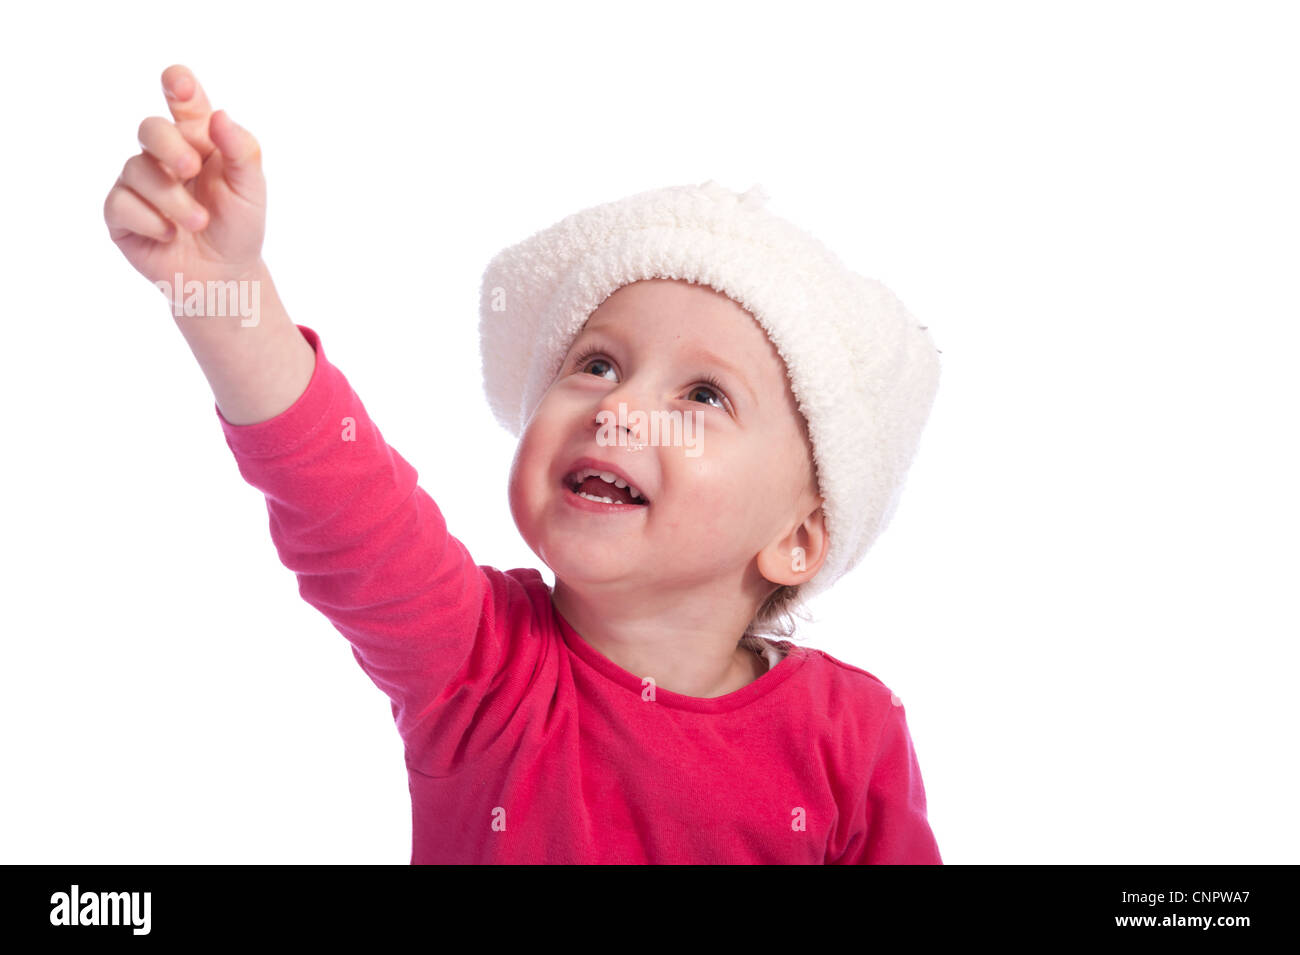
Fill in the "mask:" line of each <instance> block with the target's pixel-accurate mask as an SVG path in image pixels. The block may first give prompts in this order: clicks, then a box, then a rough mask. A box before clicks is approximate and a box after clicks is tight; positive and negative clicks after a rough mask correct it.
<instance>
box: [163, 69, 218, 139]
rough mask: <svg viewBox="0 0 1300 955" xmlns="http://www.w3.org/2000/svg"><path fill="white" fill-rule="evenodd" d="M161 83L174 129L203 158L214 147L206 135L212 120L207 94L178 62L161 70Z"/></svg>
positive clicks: (191, 74)
mask: <svg viewBox="0 0 1300 955" xmlns="http://www.w3.org/2000/svg"><path fill="white" fill-rule="evenodd" d="M162 86H163V93H164V94H165V95H166V96H167V106H168V108H169V109H170V110H171V112H172V118H173V119H175V120H176V128H177V129H179V130H180V131H181V135H183V136H184V137H185V140H186V141H187V142H188V143H189V144H190V145H191V146H193V147H194V148H195V149H197V150H198V151H199V155H200V156H202V157H203V158H204V159H207V158H208V155H209V154H210V153H211V152H212V150H213V149H215V148H216V147H215V146H214V145H213V142H212V139H211V137H209V136H208V122H209V120H211V119H212V105H211V104H210V103H209V102H208V95H207V94H206V93H204V92H203V87H202V86H200V85H199V81H198V79H196V78H195V76H194V74H193V73H191V72H190V71H189V69H188V68H186V67H184V66H182V65H181V64H179V63H177V64H176V65H174V66H169V67H167V69H165V70H163V74H162Z"/></svg>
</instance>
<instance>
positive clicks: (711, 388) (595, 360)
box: [573, 347, 730, 412]
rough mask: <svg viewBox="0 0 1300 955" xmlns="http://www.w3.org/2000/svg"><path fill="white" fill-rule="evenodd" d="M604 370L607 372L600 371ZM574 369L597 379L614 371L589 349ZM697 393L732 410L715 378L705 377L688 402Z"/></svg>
mask: <svg viewBox="0 0 1300 955" xmlns="http://www.w3.org/2000/svg"><path fill="white" fill-rule="evenodd" d="M593 366H594V367H595V368H596V369H597V370H596V371H592V370H591V369H592V367H593ZM602 368H603V369H606V370H604V371H601V370H599V369H602ZM573 369H574V371H576V372H579V373H582V374H594V375H595V376H596V377H597V378H604V377H605V376H606V375H607V374H608V372H610V371H613V370H614V366H613V365H612V364H611V363H610V362H609V361H607V360H606V359H605V358H604V357H603V356H601V354H600V350H599V349H598V348H595V347H589V348H587V349H586V350H585V351H583V352H582V353H581V354H580V355H578V357H577V358H575V359H573ZM697 391H703V392H706V393H708V394H711V395H713V397H714V399H715V401H716V404H715V405H714V407H716V408H719V409H721V410H722V411H727V412H730V408H729V406H728V404H727V397H726V392H725V391H724V390H723V388H722V382H720V381H718V379H717V378H715V377H714V376H712V375H705V376H704V377H703V378H701V379H700V381H699V383H698V384H696V385H695V386H693V387H692V388H691V390H690V391H689V392H687V400H690V397H691V396H692V395H694V394H695V393H696V392H697Z"/></svg>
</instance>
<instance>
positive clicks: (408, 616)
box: [214, 325, 502, 763]
mask: <svg viewBox="0 0 1300 955" xmlns="http://www.w3.org/2000/svg"><path fill="white" fill-rule="evenodd" d="M297 327H298V329H299V331H301V332H302V334H303V337H304V338H306V339H307V341H308V342H309V343H310V344H311V346H312V348H313V349H314V350H315V352H316V365H315V369H314V371H313V372H312V377H311V381H310V383H309V384H308V385H307V388H306V390H305V391H304V393H303V394H302V395H301V396H300V397H299V398H298V400H297V401H296V402H295V403H294V404H293V405H292V406H290V407H289V408H288V409H287V410H285V411H284V412H282V413H281V414H279V415H277V416H276V417H274V418H272V419H270V420H268V421H263V422H259V423H257V424H251V425H233V424H231V423H230V422H229V421H227V420H226V419H225V417H224V416H223V415H222V414H221V410H220V408H218V407H216V406H215V404H214V408H215V410H216V412H217V417H218V419H219V420H220V422H221V427H222V429H223V431H224V432H225V437H226V443H227V444H228V445H229V447H230V449H231V451H232V452H233V454H234V456H235V460H236V463H237V464H238V467H239V471H240V474H242V475H243V477H244V479H245V480H246V481H247V482H248V483H249V484H251V485H252V486H253V487H255V488H257V489H258V490H260V491H262V493H263V494H264V495H265V496H266V507H267V511H268V513H269V515H270V530H271V537H272V540H273V541H274V543H275V547H276V550H277V552H278V554H279V557H280V560H281V562H282V563H283V564H284V565H285V566H286V567H287V568H289V570H291V571H293V572H294V573H295V574H296V575H297V577H298V590H299V593H300V594H301V596H302V598H303V599H304V600H305V601H306V602H307V603H309V604H311V605H312V606H313V607H315V608H316V609H317V610H319V611H320V612H321V613H322V614H324V615H325V616H326V617H327V618H328V619H329V620H330V621H331V622H332V623H333V624H334V626H335V627H336V628H337V629H338V630H339V632H340V633H342V634H343V636H344V637H346V638H347V640H348V641H349V642H350V643H351V645H352V652H353V655H354V656H355V657H356V659H357V662H358V663H360V664H361V667H362V669H363V670H364V671H365V672H366V674H367V675H368V676H369V677H370V679H371V680H372V681H373V682H374V683H375V685H376V686H378V687H379V688H380V689H381V690H382V691H383V692H384V693H385V694H386V695H387V696H388V698H389V700H390V701H391V702H392V708H393V717H394V720H395V721H396V723H397V728H398V731H399V733H400V734H401V736H402V739H403V741H404V742H405V744H406V750H407V759H408V763H409V762H410V761H411V760H412V759H413V758H417V759H418V758H420V757H419V756H418V755H414V756H413V750H416V751H419V750H422V749H423V748H426V747H427V746H428V744H429V738H430V736H431V735H432V734H434V733H436V732H437V733H443V734H444V735H445V734H447V733H451V732H455V731H460V732H468V731H469V727H470V725H472V723H471V721H472V718H473V710H474V709H475V707H476V705H477V702H476V700H475V699H474V697H475V695H476V693H477V694H481V693H482V692H485V691H486V689H487V687H489V686H490V684H491V681H492V677H493V673H494V671H495V669H496V667H497V666H498V665H499V664H500V661H501V657H502V654H501V653H500V652H498V651H499V650H500V648H496V650H492V649H491V648H490V647H488V644H490V642H491V635H490V634H489V635H487V636H486V637H484V638H483V639H482V640H478V636H479V631H480V624H481V623H482V621H483V618H484V614H485V612H486V611H487V610H489V609H490V607H491V597H492V592H491V586H490V581H489V579H488V577H487V575H486V573H485V571H484V569H483V568H480V567H479V566H477V565H476V564H475V563H474V561H473V560H472V559H471V557H470V554H469V552H468V551H467V550H466V549H465V547H464V546H463V545H462V544H461V542H460V541H459V540H458V539H457V538H456V537H454V536H452V535H451V534H450V533H448V530H447V526H446V523H445V521H444V520H443V515H442V513H441V511H440V510H439V509H438V507H437V505H436V504H435V503H434V501H433V499H432V498H430V497H429V495H428V494H426V493H425V492H424V490H423V489H421V488H420V486H419V485H418V483H417V474H416V471H415V469H414V468H413V467H411V465H410V464H408V463H407V462H406V460H405V459H404V458H403V457H402V456H401V455H400V454H398V453H397V452H396V451H395V450H393V449H392V448H391V447H389V445H388V444H387V443H386V442H385V440H384V438H383V436H382V435H381V434H380V431H379V429H378V428H377V427H376V426H375V424H374V423H373V422H372V421H371V419H370V417H369V415H368V414H367V413H366V410H365V408H364V406H363V405H362V403H361V401H360V399H359V398H358V397H357V395H356V394H355V392H353V390H352V388H351V386H350V385H349V384H348V382H347V379H346V378H344V376H343V374H342V372H340V371H339V370H338V369H337V368H335V367H334V366H333V365H332V364H331V363H330V362H329V361H328V360H327V359H326V358H325V352H324V349H323V348H322V347H321V344H320V338H319V336H318V335H317V334H316V332H315V331H313V330H312V329H310V328H307V327H305V326H302V325H299V326H297ZM476 650H477V652H475V651H476ZM444 695H454V696H455V697H456V698H457V700H458V701H459V702H460V703H461V704H466V703H468V704H469V706H468V707H466V706H464V705H461V706H459V707H457V708H456V710H457V712H458V713H459V714H460V716H459V717H458V719H457V722H459V723H461V724H465V725H461V726H456V725H449V723H448V718H447V712H446V707H443V706H439V705H438V704H439V703H440V702H442V701H441V700H440V697H442V696H444ZM434 714H437V718H438V719H440V720H441V724H440V725H435V715H434ZM445 742H448V741H446V740H444V743H445ZM450 742H451V745H452V746H453V748H456V747H455V741H450Z"/></svg>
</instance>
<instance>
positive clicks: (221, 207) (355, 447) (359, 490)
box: [104, 65, 514, 771]
mask: <svg viewBox="0 0 1300 955" xmlns="http://www.w3.org/2000/svg"><path fill="white" fill-rule="evenodd" d="M162 81H163V88H164V91H165V93H166V95H167V103H168V107H169V109H170V110H171V114H172V120H171V121H169V120H166V119H163V118H162V117H150V118H148V119H146V120H145V121H144V122H143V123H141V125H140V130H139V138H140V143H141V146H142V151H141V152H140V154H139V155H137V156H133V157H132V158H131V159H129V160H128V161H127V162H126V164H125V165H124V167H123V169H122V173H121V175H120V176H119V177H118V180H117V182H115V183H114V185H113V188H112V190H111V191H110V192H109V195H108V197H107V199H106V200H105V202H104V218H105V222H106V223H107V225H108V229H109V234H110V236H111V238H112V240H113V242H114V243H115V244H116V245H117V247H118V248H119V249H120V250H121V251H122V253H123V255H125V256H126V258H127V260H128V261H130V263H131V264H132V266H134V267H135V268H136V270H137V271H139V272H140V273H141V274H143V275H144V276H145V277H146V278H148V279H149V280H150V281H151V282H153V283H155V285H157V287H158V288H159V289H160V291H162V292H163V293H164V295H165V297H166V299H167V301H168V304H169V309H170V310H171V312H172V315H173V318H174V320H175V322H176V324H177V327H178V328H179V329H180V331H181V334H182V335H183V336H184V337H185V340H186V342H187V343H188V344H189V346H190V348H191V349H192V350H193V352H194V356H195V358H196V359H197V360H198V363H199V365H200V367H201V368H202V370H203V373H204V375H205V376H206V377H207V379H208V382H209V384H210V385H211V387H212V391H213V395H214V397H215V399H216V407H215V410H216V412H217V415H218V417H219V419H220V423H221V426H222V428H223V430H224V433H225V436H226V440H227V443H228V444H229V446H230V448H231V450H232V451H233V452H234V454H235V457H236V461H237V463H238V466H239V469H240V472H241V474H243V476H244V477H245V479H246V480H247V481H248V482H249V483H250V484H252V485H253V486H254V487H256V488H257V489H258V490H260V491H262V493H263V494H264V495H265V497H266V503H267V510H268V513H269V517H270V525H271V534H272V539H273V540H274V542H275V546H276V549H277V552H278V553H279V555H280V559H281V561H282V563H284V565H285V566H286V567H288V568H289V569H290V570H292V571H293V572H294V573H295V574H297V576H298V581H299V590H300V593H301V594H302V596H303V598H304V599H305V600H307V601H308V602H309V603H311V604H312V605H313V606H314V607H316V608H317V609H319V610H320V611H321V612H322V613H323V614H325V616H326V617H328V618H329V619H330V621H331V622H332V623H334V625H335V627H337V628H338V630H339V631H340V632H342V633H343V634H344V636H346V637H347V639H348V640H349V641H350V642H351V644H352V647H353V652H354V654H355V656H356V658H357V660H358V661H359V662H360V663H361V666H362V667H363V669H365V671H366V673H367V674H368V675H369V676H370V677H371V679H372V680H373V681H374V682H375V684H376V685H377V686H379V687H380V688H381V689H382V690H383V691H384V692H385V693H386V694H387V695H388V697H389V699H390V700H391V702H392V705H393V713H394V717H395V719H396V721H397V724H398V729H399V731H400V732H401V734H402V737H403V739H404V741H405V742H406V744H407V752H408V759H411V760H413V761H415V762H419V763H421V765H424V766H425V769H426V771H427V769H428V767H429V766H430V765H434V764H436V763H437V760H438V758H442V759H444V760H447V759H451V758H453V756H442V757H438V756H437V754H434V753H432V750H433V749H434V748H439V749H440V751H445V753H450V754H454V756H456V757H457V758H458V756H459V754H463V753H465V752H468V751H470V750H472V748H473V747H472V746H471V745H468V744H463V743H462V741H463V740H466V739H467V738H468V737H470V736H472V734H474V733H475V732H478V733H479V735H480V736H481V737H482V738H483V739H484V740H486V741H490V740H491V739H492V738H494V735H493V728H492V727H491V726H490V725H486V726H485V725H484V723H483V721H482V720H481V719H480V718H479V716H478V708H479V707H480V706H481V705H482V704H483V703H484V701H485V700H489V699H490V696H491V694H492V693H493V692H495V689H494V687H495V683H494V678H495V674H496V672H497V670H498V669H499V668H500V667H502V666H503V665H504V664H505V661H506V660H508V659H509V658H510V654H508V653H507V652H506V648H505V642H504V639H503V635H502V631H501V630H500V627H499V624H500V621H501V618H502V617H503V616H506V615H504V614H502V613H500V612H493V604H492V601H493V597H494V594H493V592H492V589H491V580H490V579H489V577H488V576H487V574H485V572H484V571H483V570H482V569H481V568H479V567H478V566H477V565H476V564H475V563H474V561H473V560H472V559H471V557H470V555H469V553H468V552H467V551H466V549H465V548H464V547H463V546H462V545H461V543H460V541H459V540H458V539H456V538H455V537H453V536H452V535H451V534H449V533H448V531H447V527H446V524H445V522H444V521H443V517H442V514H441V512H440V511H439V510H438V508H437V506H436V505H435V504H434V502H433V500H432V499H431V498H430V497H429V496H428V495H427V494H426V493H425V492H424V491H423V490H421V489H420V488H419V486H418V484H417V476H416V472H415V469H414V468H412V467H411V466H410V464H408V463H407V462H406V461H405V460H404V459H403V458H402V457H401V455H399V454H398V453H397V452H396V451H394V450H393V449H392V448H390V447H389V446H388V444H387V443H386V442H385V441H384V439H383V437H382V436H381V435H380V433H379V430H378V428H377V427H376V426H375V425H374V423H373V422H372V421H371V420H370V418H369V416H368V415H367V414H366V411H365V408H364V407H363V406H362V404H361V402H360V400H359V399H358V398H357V396H356V394H355V393H354V392H353V391H352V389H351V387H350V386H349V385H348V383H347V380H346V379H345V378H344V377H343V375H342V373H341V372H340V371H339V370H338V369H337V368H335V367H334V366H333V365H331V364H330V363H329V362H328V361H327V360H326V359H325V356H324V350H323V349H322V348H321V347H320V341H319V337H318V336H317V335H316V333H315V332H314V331H313V330H312V329H309V328H306V327H303V326H298V325H295V324H294V323H293V322H292V321H291V320H290V318H289V316H288V315H287V314H286V312H285V309H284V307H283V304H282V303H281V301H280V298H279V296H278V294H277V293H276V289H275V286H274V284H273V283H272V282H271V277H270V274H269V272H268V270H267V268H266V266H265V263H263V261H262V259H261V248H262V238H263V233H264V231H265V217H266V181H265V179H264V177H263V174H262V168H261V152H260V150H259V148H258V145H257V142H256V140H255V139H254V138H253V137H252V135H251V134H249V133H248V131H247V130H244V129H242V128H241V127H239V126H237V125H236V124H235V123H234V122H232V121H231V120H230V118H229V117H228V116H226V115H225V113H224V112H223V111H220V110H218V111H216V112H213V111H212V108H211V106H210V105H209V102H208V98H207V96H206V94H205V93H204V91H203V90H202V88H201V87H200V86H199V84H198V82H197V80H196V79H195V78H194V76H193V75H192V74H191V73H190V71H189V70H188V69H186V68H185V67H183V66H179V65H177V66H171V67H169V68H168V69H167V70H165V71H164V72H163V76H162ZM491 579H492V580H499V579H500V578H499V575H498V576H497V577H495V578H491ZM488 623H491V624H492V626H488V625H487V624H488ZM448 696H450V697H453V698H454V701H453V703H451V704H447V702H446V699H447V697H448ZM492 712H494V713H496V712H499V713H503V714H507V715H508V714H510V713H512V712H514V710H513V708H512V707H511V706H509V705H504V706H493V707H492ZM488 722H489V723H490V720H489V721H488ZM485 745H486V743H485Z"/></svg>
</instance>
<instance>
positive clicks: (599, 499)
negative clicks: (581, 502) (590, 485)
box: [574, 491, 618, 504]
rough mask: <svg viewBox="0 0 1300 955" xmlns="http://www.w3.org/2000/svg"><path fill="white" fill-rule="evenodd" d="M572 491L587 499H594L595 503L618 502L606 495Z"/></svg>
mask: <svg viewBox="0 0 1300 955" xmlns="http://www.w3.org/2000/svg"><path fill="white" fill-rule="evenodd" d="M574 493H575V494H577V495H578V497H585V498H586V499H587V500H589V501H596V502H597V503H600V504H617V503H618V502H617V501H614V500H611V499H610V498H608V497H596V495H594V494H588V493H587V492H586V491H575V492H574Z"/></svg>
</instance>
